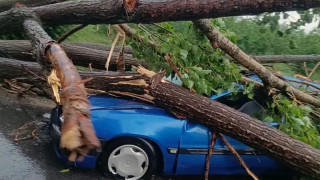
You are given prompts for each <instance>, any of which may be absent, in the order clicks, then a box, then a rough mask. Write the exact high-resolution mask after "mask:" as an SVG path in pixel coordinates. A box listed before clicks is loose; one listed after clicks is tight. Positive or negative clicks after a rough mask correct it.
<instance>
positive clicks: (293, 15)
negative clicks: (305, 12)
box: [279, 11, 319, 33]
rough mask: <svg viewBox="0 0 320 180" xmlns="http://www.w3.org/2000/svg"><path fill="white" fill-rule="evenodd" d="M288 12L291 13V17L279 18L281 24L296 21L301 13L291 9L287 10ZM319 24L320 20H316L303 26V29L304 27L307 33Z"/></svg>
mask: <svg viewBox="0 0 320 180" xmlns="http://www.w3.org/2000/svg"><path fill="white" fill-rule="evenodd" d="M287 14H289V17H288V18H287V19H283V18H281V19H280V20H279V23H280V24H288V23H289V22H296V21H298V20H299V19H300V15H299V14H298V13H297V12H296V11H289V12H287ZM318 24H319V20H315V21H313V22H312V23H309V24H306V25H305V26H302V27H301V29H303V30H304V31H305V32H306V33H309V32H310V31H312V30H314V29H317V28H318Z"/></svg>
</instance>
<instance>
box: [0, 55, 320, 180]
mask: <svg viewBox="0 0 320 180" xmlns="http://www.w3.org/2000/svg"><path fill="white" fill-rule="evenodd" d="M12 62H15V63H12ZM19 63H20V61H17V60H11V59H10V60H9V59H5V58H0V67H2V65H4V64H6V68H10V69H11V70H12V71H10V73H11V74H12V76H8V75H6V74H5V73H0V77H1V78H3V76H7V78H13V75H17V77H21V76H22V74H21V73H20V71H21V69H22V68H19ZM31 63H32V62H24V66H26V67H29V68H30V69H32V70H33V71H36V70H37V69H38V72H35V73H37V74H39V73H41V72H40V66H38V67H37V65H36V63H33V64H32V65H31ZM26 64H28V66H27V65H26ZM20 67H21V66H20ZM0 70H1V69H0ZM0 72H2V71H0ZM80 75H81V76H82V78H83V79H85V78H90V77H92V78H93V79H92V80H91V81H89V82H88V83H86V87H87V88H92V89H97V90H102V91H106V92H107V93H111V94H114V95H119V96H130V97H133V98H137V99H140V100H142V101H145V102H149V103H152V104H155V105H157V106H160V107H162V108H164V109H166V110H167V111H169V112H174V113H177V114H179V115H183V116H186V117H187V119H188V120H190V121H193V122H195V123H200V124H202V125H204V126H207V127H209V128H210V129H212V130H214V131H218V132H221V133H223V134H226V135H229V136H231V137H233V138H235V139H237V140H239V141H241V142H243V143H245V144H247V145H249V146H251V147H253V148H254V149H256V150H257V151H259V152H263V153H265V154H267V155H270V156H272V157H274V158H276V159H278V160H280V161H281V162H284V163H285V164H286V165H288V166H289V167H292V168H294V169H296V170H298V171H300V172H302V173H304V174H306V175H308V176H313V177H316V178H319V177H320V171H319V168H320V151H319V150H318V149H315V148H313V147H311V146H309V145H307V144H305V143H303V142H301V141H298V140H295V139H293V138H291V137H289V136H288V135H286V134H284V133H282V132H280V131H279V130H277V129H275V128H273V127H270V126H269V125H266V124H264V123H263V122H261V121H259V120H256V119H254V118H252V117H250V116H248V115H246V114H243V113H241V112H239V111H237V110H235V109H232V108H230V107H228V106H226V105H223V104H221V103H219V102H216V101H213V100H210V99H208V98H207V97H204V96H201V95H198V94H195V93H192V92H190V91H189V90H187V89H185V88H183V87H180V86H177V85H174V84H172V83H170V82H167V81H164V80H162V77H163V76H161V75H160V74H156V73H154V72H151V71H148V70H146V69H143V68H141V67H140V68H138V73H132V72H108V73H105V72H103V73H102V72H80Z"/></svg>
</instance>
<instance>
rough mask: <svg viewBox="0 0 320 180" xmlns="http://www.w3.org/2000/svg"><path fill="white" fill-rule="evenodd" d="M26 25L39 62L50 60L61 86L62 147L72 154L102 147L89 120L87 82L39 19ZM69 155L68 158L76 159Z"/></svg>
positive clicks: (81, 153)
mask: <svg viewBox="0 0 320 180" xmlns="http://www.w3.org/2000/svg"><path fill="white" fill-rule="evenodd" d="M23 26H24V29H25V31H26V32H27V35H28V37H29V38H30V39H31V41H32V42H33V43H32V44H33V49H34V52H36V53H37V60H38V62H40V64H43V65H45V64H47V62H45V61H46V60H45V59H47V60H48V61H49V62H51V64H52V66H53V68H54V69H55V70H56V72H57V75H58V77H59V79H60V82H61V85H62V91H61V93H60V94H61V100H62V105H63V116H64V119H65V122H64V124H63V126H62V133H61V141H60V146H61V147H62V148H66V149H68V150H70V151H71V154H78V155H79V156H83V155H86V154H87V153H88V152H89V150H91V149H95V148H97V147H99V146H100V143H99V140H98V138H97V137H96V135H95V131H94V129H93V126H92V123H91V121H90V104H89V101H88V99H87V94H86V91H85V88H84V83H83V81H82V80H81V77H80V75H79V74H78V72H77V70H76V68H75V67H74V65H73V64H72V62H71V60H70V59H69V58H68V57H67V55H66V53H65V52H64V51H63V49H62V48H61V47H60V46H59V44H57V43H55V42H54V41H53V40H52V39H51V38H50V37H49V36H48V34H47V33H46V32H45V31H44V30H43V29H42V28H41V26H40V24H39V23H38V22H37V21H36V20H33V19H26V20H25V21H24V23H23ZM44 58H45V59H44ZM47 67H48V66H47ZM70 157H71V155H70ZM70 157H69V160H71V161H74V160H75V159H73V158H72V159H70ZM75 157H77V156H75Z"/></svg>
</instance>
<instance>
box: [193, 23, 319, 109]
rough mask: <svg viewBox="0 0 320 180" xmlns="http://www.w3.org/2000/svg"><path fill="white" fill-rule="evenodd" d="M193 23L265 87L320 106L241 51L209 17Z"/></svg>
mask: <svg viewBox="0 0 320 180" xmlns="http://www.w3.org/2000/svg"><path fill="white" fill-rule="evenodd" d="M194 23H195V25H196V26H197V27H198V28H199V29H200V30H201V31H202V32H203V33H204V34H205V35H206V36H207V38H208V39H209V40H210V42H211V44H212V45H213V46H214V44H215V43H216V44H217V45H218V47H219V48H220V49H222V50H223V51H224V52H225V53H226V54H228V55H229V56H230V57H232V58H233V59H234V60H235V61H237V62H238V63H240V64H241V65H243V66H244V67H246V68H247V69H249V70H250V71H252V72H254V73H255V74H256V75H258V76H259V77H260V79H261V80H262V81H263V83H264V85H265V87H271V88H275V89H278V90H280V91H283V92H287V93H290V94H293V95H294V96H295V98H297V100H300V101H302V102H305V103H308V104H311V105H313V106H315V107H320V100H319V99H317V98H315V97H313V96H311V95H309V94H307V93H304V92H302V91H300V90H298V89H296V88H294V87H293V86H291V85H290V84H289V83H287V82H285V81H283V80H281V79H280V78H278V77H277V76H275V75H274V74H273V73H272V72H271V71H270V70H268V69H267V68H266V67H264V66H262V65H261V64H260V63H258V62H257V61H255V60H254V59H252V58H251V57H250V56H249V55H247V54H246V53H245V52H243V51H242V50H241V49H240V48H239V47H238V46H237V45H235V44H233V43H232V42H231V41H230V40H229V39H228V38H226V37H224V36H223V35H222V34H221V33H220V32H219V31H218V30H217V29H215V28H214V27H213V26H212V25H211V22H210V20H209V19H201V20H196V21H194Z"/></svg>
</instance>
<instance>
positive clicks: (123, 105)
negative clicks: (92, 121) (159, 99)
mask: <svg viewBox="0 0 320 180" xmlns="http://www.w3.org/2000/svg"><path fill="white" fill-rule="evenodd" d="M89 101H90V103H91V108H90V109H91V111H94V110H106V109H107V110H121V109H159V108H157V107H155V106H152V105H148V104H145V103H142V102H138V101H135V100H132V99H130V100H126V99H120V98H112V97H110V96H90V97H89Z"/></svg>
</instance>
